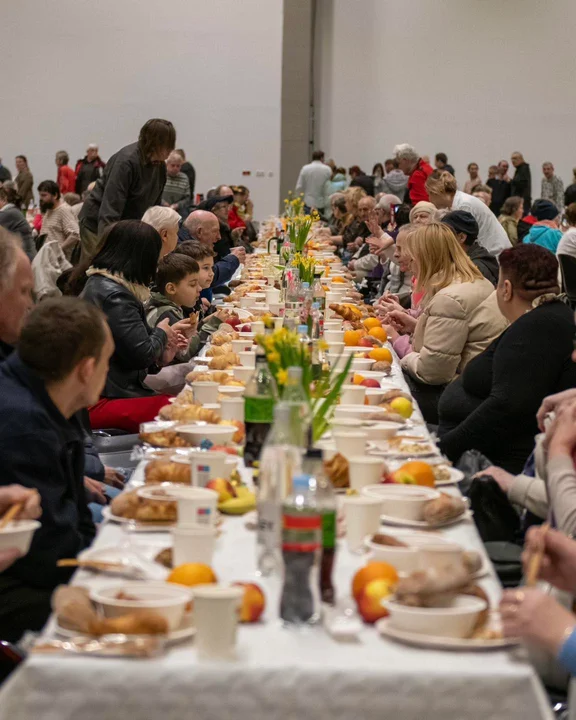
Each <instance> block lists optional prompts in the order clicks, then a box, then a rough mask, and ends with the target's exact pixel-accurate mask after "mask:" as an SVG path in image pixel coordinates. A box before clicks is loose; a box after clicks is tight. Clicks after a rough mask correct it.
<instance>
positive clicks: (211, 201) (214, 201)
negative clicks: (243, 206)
mask: <svg viewBox="0 0 576 720" xmlns="http://www.w3.org/2000/svg"><path fill="white" fill-rule="evenodd" d="M222 202H225V203H229V204H232V203H233V202H234V195H215V196H214V197H211V198H208V200H202V202H201V203H199V205H198V206H197V207H196V210H212V208H213V207H214V205H218V203H222Z"/></svg>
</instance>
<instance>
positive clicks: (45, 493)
mask: <svg viewBox="0 0 576 720" xmlns="http://www.w3.org/2000/svg"><path fill="white" fill-rule="evenodd" d="M56 337H57V338H58V341H57V342H55V341H54V338H56ZM113 348H114V343H113V341H112V335H111V333H110V330H109V328H108V325H107V323H106V320H105V318H104V316H103V315H102V313H101V312H100V311H99V310H98V309H97V308H95V307H94V306H92V305H89V304H88V303H86V302H84V301H83V300H78V299H75V298H58V299H51V300H46V301H45V302H43V303H41V304H40V305H38V306H37V307H36V308H35V309H34V310H33V311H32V313H31V314H30V316H29V318H28V321H27V323H26V325H25V326H24V328H23V330H22V333H21V335H20V339H19V343H18V350H17V351H16V352H14V353H12V355H11V356H10V357H9V358H8V360H6V361H5V362H4V363H2V364H1V365H0V464H1V466H2V473H1V475H0V484H1V485H10V484H13V483H18V484H20V485H23V486H24V487H29V488H35V489H36V490H38V492H39V493H40V497H41V501H42V509H43V512H42V518H41V527H40V528H39V529H38V530H37V531H36V533H35V534H34V538H33V540H32V546H31V548H30V552H29V553H28V555H26V556H25V557H24V558H22V559H21V560H18V561H17V562H16V563H15V564H14V565H12V567H10V568H8V569H7V570H5V571H4V572H3V573H2V574H0V596H1V598H2V601H1V602H0V637H2V638H4V639H8V640H12V641H15V640H17V639H18V638H19V637H20V636H21V635H22V633H23V632H24V631H25V630H27V629H30V630H39V629H41V628H42V626H43V625H44V623H45V622H46V619H47V618H48V616H49V614H50V596H51V593H52V591H53V590H54V588H55V587H56V586H57V585H58V584H60V583H63V582H67V581H68V580H69V579H70V576H71V572H72V571H71V570H69V569H64V568H58V567H57V566H56V563H57V561H58V560H59V559H61V558H70V557H76V556H77V555H78V553H79V552H81V551H82V550H84V549H85V548H86V547H88V545H90V543H91V542H92V540H93V538H94V535H95V528H94V523H93V522H92V517H91V515H90V511H89V509H88V506H87V504H86V493H85V490H84V483H83V475H84V443H83V434H82V428H81V425H80V423H79V421H78V419H77V417H76V413H77V412H78V411H79V410H81V409H82V408H85V407H88V406H90V405H93V404H94V403H96V402H97V401H98V399H99V397H100V393H101V391H102V389H103V387H104V382H105V380H106V374H107V372H108V361H109V358H110V356H111V354H112V350H113Z"/></svg>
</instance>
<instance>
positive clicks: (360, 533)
mask: <svg viewBox="0 0 576 720" xmlns="http://www.w3.org/2000/svg"><path fill="white" fill-rule="evenodd" d="M366 500H369V502H366ZM343 507H344V518H345V521H346V543H347V545H348V549H349V550H350V551H351V552H355V553H357V552H362V551H363V549H364V538H365V537H366V535H374V534H375V533H377V532H378V530H379V529H380V515H381V514H382V503H381V502H380V500H378V498H371V497H367V496H364V495H346V496H345V497H344V498H343Z"/></svg>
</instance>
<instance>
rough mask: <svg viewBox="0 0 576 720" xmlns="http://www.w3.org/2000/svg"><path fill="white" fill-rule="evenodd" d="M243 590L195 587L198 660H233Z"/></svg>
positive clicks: (231, 587)
mask: <svg viewBox="0 0 576 720" xmlns="http://www.w3.org/2000/svg"><path fill="white" fill-rule="evenodd" d="M243 596H244V588H243V587H240V586H238V587H233V586H228V587H227V586H225V585H196V586H195V587H194V624H195V626H196V638H195V640H194V642H195V645H196V647H197V649H198V657H199V658H203V659H210V660H234V659H235V654H236V653H235V648H236V629H237V627H238V615H239V612H238V611H239V608H240V603H241V602H242V598H243Z"/></svg>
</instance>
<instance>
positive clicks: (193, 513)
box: [170, 487, 218, 527]
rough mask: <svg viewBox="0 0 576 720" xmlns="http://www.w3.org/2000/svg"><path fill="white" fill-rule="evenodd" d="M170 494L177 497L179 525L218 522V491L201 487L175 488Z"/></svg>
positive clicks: (208, 525) (207, 524) (211, 525)
mask: <svg viewBox="0 0 576 720" xmlns="http://www.w3.org/2000/svg"><path fill="white" fill-rule="evenodd" d="M170 496H171V497H175V498H176V504H177V505H178V526H179V527H186V526H188V525H204V526H207V527H213V526H214V525H215V524H216V511H217V506H218V493H217V492H216V491H215V490H210V489H209V488H201V487H181V488H173V489H172V490H171V491H170Z"/></svg>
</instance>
